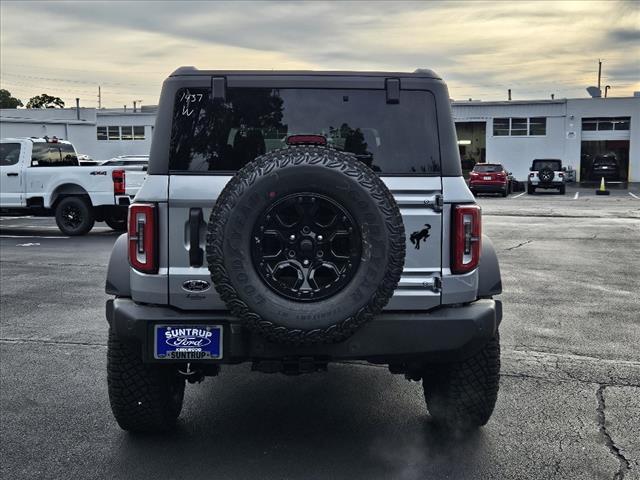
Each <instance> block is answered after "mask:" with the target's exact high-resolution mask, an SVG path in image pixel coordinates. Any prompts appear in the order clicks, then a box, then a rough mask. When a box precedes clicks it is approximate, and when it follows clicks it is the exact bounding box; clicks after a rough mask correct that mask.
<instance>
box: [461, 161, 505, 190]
mask: <svg viewBox="0 0 640 480" xmlns="http://www.w3.org/2000/svg"><path fill="white" fill-rule="evenodd" d="M512 179H513V177H511V172H507V171H506V170H505V169H504V167H503V166H502V165H501V164H499V163H478V164H476V165H475V166H474V167H473V170H472V171H471V173H470V174H469V190H471V193H473V194H474V195H477V194H478V193H480V192H482V193H500V194H502V196H503V197H506V196H507V195H509V192H510V191H511V181H512Z"/></svg>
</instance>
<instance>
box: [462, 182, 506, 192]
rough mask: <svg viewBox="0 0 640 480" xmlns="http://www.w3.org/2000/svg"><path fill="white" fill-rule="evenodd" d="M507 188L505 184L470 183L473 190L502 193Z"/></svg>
mask: <svg viewBox="0 0 640 480" xmlns="http://www.w3.org/2000/svg"><path fill="white" fill-rule="evenodd" d="M506 189H507V186H506V185H504V184H495V185H477V184H469V190H471V191H472V192H484V193H502V192H504V191H505V190H506Z"/></svg>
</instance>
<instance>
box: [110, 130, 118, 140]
mask: <svg viewBox="0 0 640 480" xmlns="http://www.w3.org/2000/svg"><path fill="white" fill-rule="evenodd" d="M108 129H109V140H120V127H108Z"/></svg>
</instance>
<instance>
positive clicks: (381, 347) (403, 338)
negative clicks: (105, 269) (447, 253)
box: [106, 298, 502, 363]
mask: <svg viewBox="0 0 640 480" xmlns="http://www.w3.org/2000/svg"><path fill="white" fill-rule="evenodd" d="M106 307H107V308H106V310H107V311H106V314H107V321H108V322H109V325H110V326H111V329H112V330H113V331H115V333H116V335H118V336H119V337H121V338H126V339H130V340H137V341H139V342H140V346H141V348H142V357H143V359H144V361H145V362H149V363H153V362H161V363H168V361H167V360H161V361H158V360H155V359H154V358H153V343H154V339H153V332H154V328H153V327H154V325H155V324H167V323H170V324H176V325H189V324H197V325H208V324H210V325H222V326H223V329H224V331H223V359H222V360H219V361H218V360H216V361H210V362H212V363H213V362H215V363H242V362H246V361H254V360H256V359H284V358H296V357H315V358H323V359H325V360H327V361H340V360H369V361H379V362H383V363H388V362H390V361H394V360H396V359H404V358H421V359H425V360H429V361H432V362H435V361H452V360H461V359H464V358H466V357H468V356H470V355H473V354H474V353H476V352H477V351H478V350H480V349H481V348H482V347H483V346H484V344H485V343H486V342H487V341H488V340H489V339H490V338H492V337H493V336H494V334H495V333H496V331H497V329H498V325H499V324H500V321H501V320H502V303H501V302H500V301H497V300H478V301H476V302H473V303H470V304H468V305H465V306H461V307H440V308H438V309H436V310H433V311H430V312H420V313H413V312H384V313H383V314H381V315H379V316H377V317H376V318H374V319H373V320H371V321H370V322H368V323H366V324H365V325H363V326H362V327H360V328H359V329H358V330H357V331H356V333H355V334H354V335H352V336H351V337H350V338H348V339H347V340H345V341H343V342H340V343H335V344H328V345H312V346H289V345H281V344H276V343H271V342H269V341H267V340H265V339H264V338H263V337H261V336H259V335H257V334H255V333H252V332H250V331H248V330H247V329H246V328H244V327H243V326H242V325H241V324H240V323H239V321H238V319H237V318H235V317H232V316H231V315H229V313H228V312H224V311H196V312H189V311H182V310H177V309H174V308H170V307H159V306H150V305H141V304H137V303H135V302H134V301H133V300H131V299H128V298H116V299H111V300H108V301H107V305H106Z"/></svg>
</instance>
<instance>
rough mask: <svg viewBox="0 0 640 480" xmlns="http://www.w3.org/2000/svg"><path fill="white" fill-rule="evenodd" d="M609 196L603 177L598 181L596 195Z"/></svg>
mask: <svg viewBox="0 0 640 480" xmlns="http://www.w3.org/2000/svg"><path fill="white" fill-rule="evenodd" d="M610 194H611V192H610V191H609V190H607V188H606V186H605V183H604V177H602V179H601V180H600V188H599V189H598V190H596V195H610Z"/></svg>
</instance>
